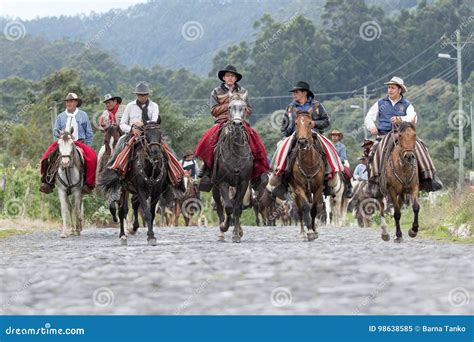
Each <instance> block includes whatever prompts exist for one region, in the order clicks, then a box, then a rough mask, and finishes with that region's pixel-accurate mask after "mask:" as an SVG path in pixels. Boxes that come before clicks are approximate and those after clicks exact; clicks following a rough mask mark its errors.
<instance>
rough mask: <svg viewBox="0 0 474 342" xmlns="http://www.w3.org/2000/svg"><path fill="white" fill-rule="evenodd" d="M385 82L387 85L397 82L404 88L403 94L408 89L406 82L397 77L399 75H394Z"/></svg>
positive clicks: (396, 83)
mask: <svg viewBox="0 0 474 342" xmlns="http://www.w3.org/2000/svg"><path fill="white" fill-rule="evenodd" d="M384 84H386V85H389V84H395V85H397V86H399V87H400V88H402V94H403V93H405V92H406V91H407V90H408V89H407V87H406V86H405V84H404V83H403V80H402V79H401V78H400V77H397V76H393V77H392V79H391V80H390V81H388V82H385V83H384Z"/></svg>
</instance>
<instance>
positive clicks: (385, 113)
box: [377, 96, 410, 133]
mask: <svg viewBox="0 0 474 342" xmlns="http://www.w3.org/2000/svg"><path fill="white" fill-rule="evenodd" d="M378 105H379V126H378V127H377V128H378V130H379V132H382V133H388V132H390V131H391V130H392V122H391V121H390V119H391V118H392V117H394V116H405V115H407V113H406V112H407V108H408V106H409V105H410V102H408V101H407V100H405V98H404V97H403V96H402V97H401V98H400V100H398V102H397V103H395V105H394V106H392V102H391V101H390V99H389V98H388V96H387V97H384V98H383V99H380V100H379V101H378Z"/></svg>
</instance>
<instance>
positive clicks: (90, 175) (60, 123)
mask: <svg viewBox="0 0 474 342" xmlns="http://www.w3.org/2000/svg"><path fill="white" fill-rule="evenodd" d="M64 103H65V106H66V110H64V112H61V113H59V115H58V116H57V118H56V121H55V123H54V138H55V139H58V138H59V134H60V131H64V130H67V131H69V132H71V131H72V136H73V139H74V143H75V144H76V145H77V146H78V147H80V148H81V149H82V151H83V156H84V162H85V172H86V179H85V185H84V186H83V188H82V193H83V194H89V193H90V192H91V191H92V189H93V188H94V186H95V169H96V166H97V155H96V153H95V151H94V150H93V149H92V148H91V147H90V145H91V144H92V138H93V136H94V133H93V132H92V126H91V124H90V121H89V117H88V116H87V113H86V112H84V111H82V110H79V108H78V107H80V106H81V104H82V100H81V99H80V98H79V96H77V94H75V93H69V94H67V96H66V98H65V99H64ZM56 147H57V142H55V143H53V144H52V145H51V146H50V147H49V148H48V150H47V151H46V153H45V154H44V156H43V158H42V159H41V183H42V184H41V187H40V191H41V192H44V193H46V194H48V193H50V192H52V191H53V188H54V177H52V179H47V174H48V172H47V171H48V168H49V167H50V164H51V162H52V161H54V160H55V159H56V157H57V148H56ZM51 171H53V173H52V174H53V175H55V172H54V170H51Z"/></svg>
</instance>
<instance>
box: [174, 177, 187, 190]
mask: <svg viewBox="0 0 474 342" xmlns="http://www.w3.org/2000/svg"><path fill="white" fill-rule="evenodd" d="M176 187H177V188H178V190H180V191H182V192H186V187H185V186H184V180H183V178H181V180H180V181H179V182H178V184H176Z"/></svg>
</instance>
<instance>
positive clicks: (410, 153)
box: [381, 122, 420, 243]
mask: <svg viewBox="0 0 474 342" xmlns="http://www.w3.org/2000/svg"><path fill="white" fill-rule="evenodd" d="M387 139H393V141H392V143H393V146H394V147H393V149H392V151H391V152H390V155H389V156H388V158H387V160H386V162H385V165H384V169H383V174H382V175H381V185H382V192H384V193H385V194H388V195H389V196H390V199H391V201H392V203H393V208H394V215H393V217H394V218H395V226H396V238H395V239H394V242H398V243H399V242H402V240H403V239H402V231H401V229H400V217H401V213H400V209H401V208H402V206H403V203H404V200H405V196H406V195H408V196H409V198H410V200H411V203H412V208H413V213H414V220H413V223H412V227H411V229H410V230H409V231H408V235H409V236H410V237H415V236H416V235H417V234H418V212H419V211H420V205H419V203H418V191H419V180H418V162H417V159H416V156H415V148H416V129H415V126H414V125H413V124H411V123H409V122H403V123H401V124H400V126H399V127H395V129H394V131H393V132H392V134H391V135H390V137H388V138H387ZM382 239H383V240H385V241H388V240H389V235H388V233H387V231H386V229H384V228H383V227H382Z"/></svg>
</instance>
